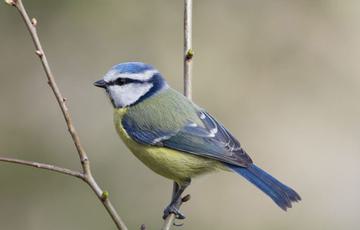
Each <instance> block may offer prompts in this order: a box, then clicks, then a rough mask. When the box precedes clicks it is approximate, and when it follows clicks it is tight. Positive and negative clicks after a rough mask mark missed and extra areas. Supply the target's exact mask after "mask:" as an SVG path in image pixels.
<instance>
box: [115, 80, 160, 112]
mask: <svg viewBox="0 0 360 230" xmlns="http://www.w3.org/2000/svg"><path fill="white" fill-rule="evenodd" d="M152 87H153V84H152V83H129V84H126V85H121V86H119V85H112V86H109V88H108V89H109V94H110V97H111V98H112V100H113V102H114V104H115V106H116V107H125V106H128V105H131V104H133V103H135V102H136V101H138V100H139V99H140V97H142V96H144V95H145V94H146V93H147V92H149V90H150V89H151V88H152Z"/></svg>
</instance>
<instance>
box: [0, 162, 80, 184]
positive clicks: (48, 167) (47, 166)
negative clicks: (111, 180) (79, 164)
mask: <svg viewBox="0 0 360 230" xmlns="http://www.w3.org/2000/svg"><path fill="white" fill-rule="evenodd" d="M0 161H2V162H8V163H14V164H19V165H26V166H30V167H34V168H39V169H45V170H49V171H53V172H57V173H61V174H65V175H68V176H74V177H77V178H80V179H84V174H82V173H81V172H77V171H74V170H71V169H67V168H63V167H59V166H56V165H50V164H44V163H39V162H35V161H25V160H19V159H14V158H8V157H0Z"/></svg>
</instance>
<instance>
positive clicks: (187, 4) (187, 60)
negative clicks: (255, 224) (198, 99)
mask: <svg viewBox="0 0 360 230" xmlns="http://www.w3.org/2000/svg"><path fill="white" fill-rule="evenodd" d="M192 8H193V1H192V0H184V95H185V96H186V97H187V98H189V99H190V100H191V98H192V60H193V57H194V51H193V49H192ZM174 183H176V182H174ZM174 187H175V185H174ZM173 193H174V191H173ZM186 197H188V199H189V198H190V196H189V195H187V196H186ZM186 197H184V198H186ZM188 199H182V200H181V202H180V203H179V205H178V208H180V206H181V205H182V203H184V202H186V201H187V200H188ZM174 221H175V214H171V215H169V216H167V218H166V219H165V220H164V224H163V226H162V228H161V229H162V230H169V229H170V228H171V226H172V225H173V224H174Z"/></svg>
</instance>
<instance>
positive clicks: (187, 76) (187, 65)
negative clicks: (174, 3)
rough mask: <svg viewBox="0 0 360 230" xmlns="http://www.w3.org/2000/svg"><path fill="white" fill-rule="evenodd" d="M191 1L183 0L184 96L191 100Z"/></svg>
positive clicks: (192, 54)
mask: <svg viewBox="0 0 360 230" xmlns="http://www.w3.org/2000/svg"><path fill="white" fill-rule="evenodd" d="M192 5H193V2H192V0H184V95H185V96H186V97H188V98H189V99H191V98H192V60H193V57H194V51H193V49H192Z"/></svg>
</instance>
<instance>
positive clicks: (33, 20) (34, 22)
mask: <svg viewBox="0 0 360 230" xmlns="http://www.w3.org/2000/svg"><path fill="white" fill-rule="evenodd" d="M31 24H32V25H33V26H36V25H37V20H36V18H32V19H31Z"/></svg>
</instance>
